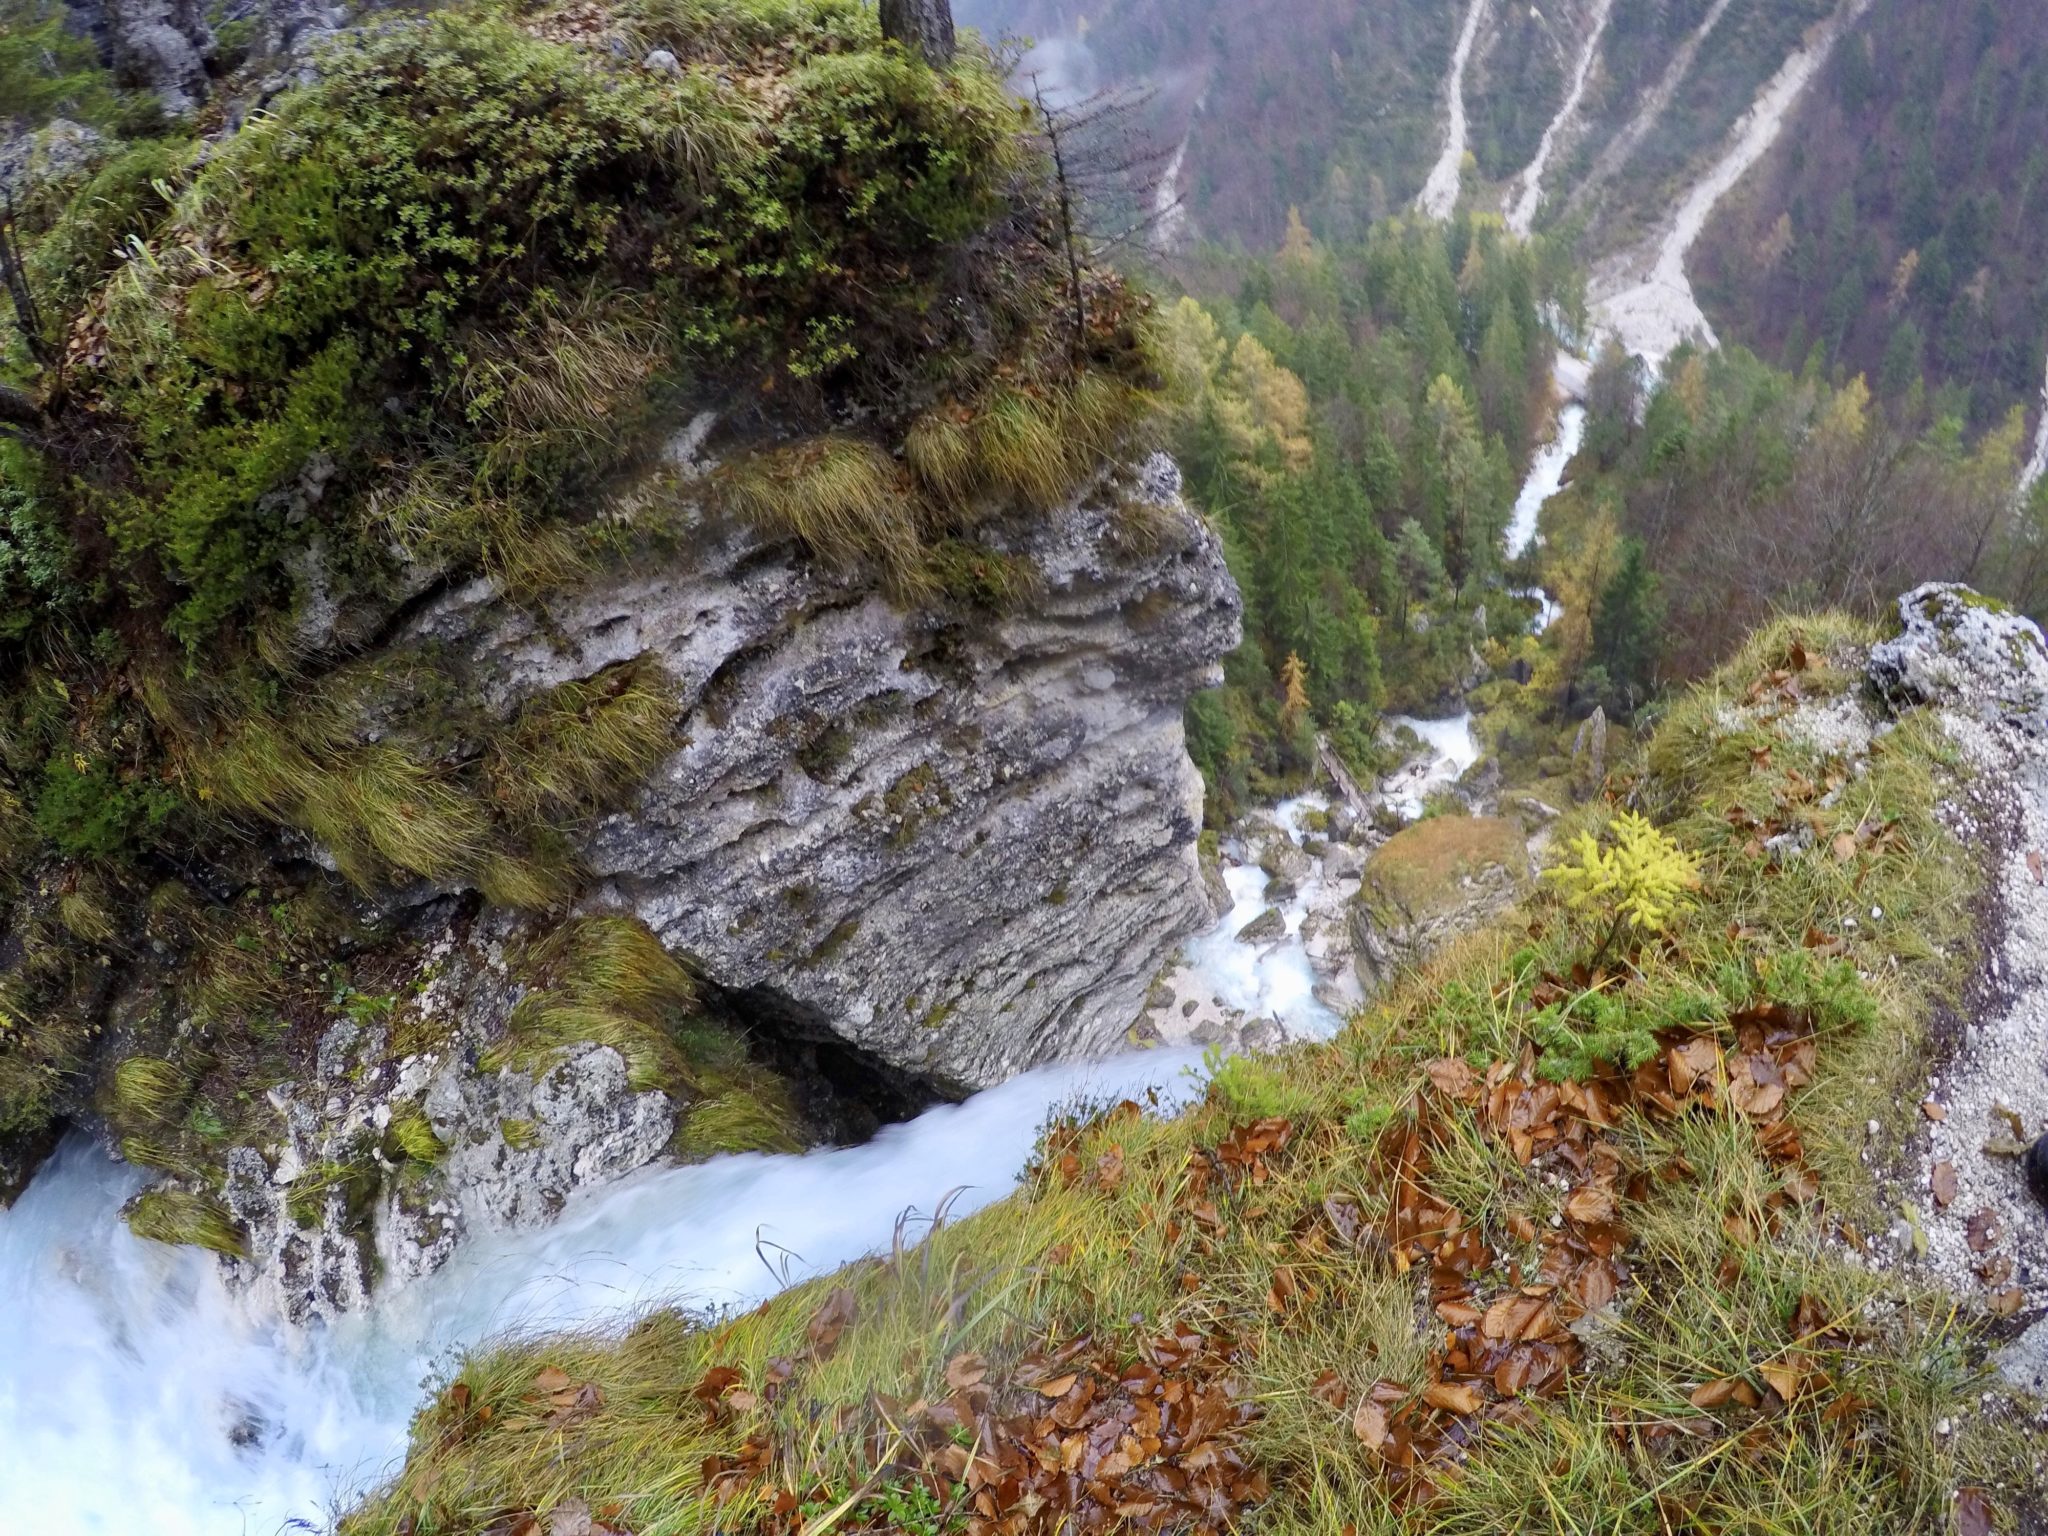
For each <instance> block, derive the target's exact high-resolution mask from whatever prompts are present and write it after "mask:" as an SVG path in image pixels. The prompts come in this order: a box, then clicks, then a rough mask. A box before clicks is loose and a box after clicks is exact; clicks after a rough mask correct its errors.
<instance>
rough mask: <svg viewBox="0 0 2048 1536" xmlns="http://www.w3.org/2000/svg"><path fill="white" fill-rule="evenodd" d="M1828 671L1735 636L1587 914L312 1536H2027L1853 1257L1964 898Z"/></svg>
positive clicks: (1807, 630)
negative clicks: (2020, 1535) (498, 1534)
mask: <svg viewBox="0 0 2048 1536" xmlns="http://www.w3.org/2000/svg"><path fill="white" fill-rule="evenodd" d="M1869 638H1870V636H1869V635H1868V634H1867V633H1866V632H1864V631H1863V630H1861V629H1860V628H1859V627H1857V626H1855V625H1852V624H1847V623H1843V622H1838V621H1834V620H1819V621H1810V622H1798V623H1790V622H1788V623H1781V624H1779V625H1776V626H1774V627H1773V628H1772V629H1770V630H1769V631H1767V632H1765V633H1763V634H1761V635H1759V636H1758V637H1757V638H1756V639H1755V640H1753V641H1752V643H1751V644H1750V645H1749V646H1748V647H1747V648H1746V649H1745V650H1744V652H1743V653H1742V654H1741V655H1740V656H1739V657H1738V658H1737V659H1736V660H1735V661H1733V662H1732V663H1731V664H1730V665H1729V666H1728V667H1726V668H1725V669H1723V670H1722V671H1721V672H1720V673H1718V674H1717V675H1716V676H1714V677H1713V678H1712V679H1710V680H1708V681H1707V682H1706V683H1704V684H1702V685H1701V686H1700V687H1699V688H1697V689H1696V690H1694V691H1693V692H1692V693H1691V694H1690V695H1688V696H1687V697H1685V698H1684V699H1683V700H1681V701H1680V702H1678V703H1677V704H1676V705H1675V706H1674V708H1673V709H1672V711H1671V712H1670V714H1669V715H1668V716H1667V718H1666V719H1665V721H1664V722H1663V724H1662V725H1661V727H1660V728H1659V729H1658V730H1657V731H1656V732H1655V734H1654V735H1653V736H1652V737H1651V738H1650V739H1649V741H1648V742H1647V744H1646V746H1645V747H1644V748H1643V749H1641V750H1639V751H1638V752H1637V753H1636V754H1635V756H1634V758H1633V759H1632V761H1631V762H1629V763H1628V764H1625V765H1624V766H1623V768H1622V769H1621V770H1620V771H1619V772H1618V773H1617V775H1616V776H1615V778H1614V779H1613V781H1612V782H1613V794H1612V800H1611V803H1607V804H1602V805H1599V806H1595V807H1588V808H1585V809H1583V810H1581V811H1579V812H1575V813H1573V816H1572V818H1571V819H1570V820H1569V821H1568V823H1567V824H1566V826H1565V827H1564V828H1563V829H1562V830H1561V835H1560V837H1559V839H1558V842H1557V844H1556V846H1557V847H1558V848H1560V849H1561V850H1568V852H1567V853H1566V854H1565V855H1564V857H1565V858H1566V859H1567V860H1568V861H1569V863H1570V864H1571V865H1572V866H1573V867H1576V868H1578V869H1580V870H1581V871H1582V872H1583V873H1582V874H1581V875H1580V876H1577V877H1565V878H1559V877H1555V876H1552V877H1546V878H1545V879H1544V880H1542V881H1541V882H1540V883H1539V886H1538V889H1537V891H1536V893H1535V894H1533V895H1531V896H1530V897H1529V898H1527V900H1526V901H1525V902H1524V903H1523V905H1522V907H1521V908H1520V909H1519V910H1518V911H1517V912H1516V913H1514V914H1513V915H1511V916H1510V917H1509V918H1508V919H1505V920H1504V921H1503V922H1502V923H1500V924H1499V925H1496V926H1495V927H1493V928H1490V929H1488V930H1486V931H1483V932H1480V933H1477V934H1474V935H1472V936H1470V937H1468V938H1466V939H1464V940H1462V941H1460V942H1459V943H1458V944H1457V945H1456V946H1455V947H1454V949H1453V950H1452V951H1450V952H1448V953H1446V954H1444V955H1442V956H1440V957H1439V958H1438V959H1437V960H1436V961H1435V962H1433V963H1432V964H1431V966H1430V967H1429V968H1428V969H1427V970H1425V971H1424V972H1422V973H1419V974H1416V975H1413V976H1411V977H1410V978H1409V979H1408V980H1407V981H1406V982H1405V983H1404V984H1403V985H1401V986H1400V987H1398V988H1397V989H1395V990H1394V991H1393V992H1392V993H1391V994H1390V995H1389V996H1388V997H1386V999H1385V1000H1383V1001H1382V1002H1381V1003H1379V1004H1377V1005H1376V1006H1374V1007H1373V1008H1372V1009H1371V1010H1370V1011H1368V1012H1366V1013H1363V1014H1361V1015H1359V1016H1357V1017H1356V1018H1354V1019H1353V1020H1352V1021H1351V1022H1350V1024H1349V1026H1348V1027H1347V1028H1346V1029H1345V1030H1344V1031H1343V1032H1342V1033H1341V1034H1340V1035H1339V1036H1338V1037H1337V1038H1335V1039H1334V1040H1332V1041H1330V1042H1329V1043H1327V1044H1321V1045H1315V1046H1307V1047H1299V1048H1294V1049H1291V1050H1289V1051H1286V1052H1284V1053H1281V1054H1279V1055H1276V1056H1272V1057H1267V1058H1247V1059H1239V1060H1234V1061H1230V1062H1226V1063H1222V1064H1220V1065H1219V1067H1218V1068H1217V1070H1216V1072H1215V1074H1214V1077H1213V1079H1212V1081H1211V1084H1210V1087H1209V1090H1208V1093H1207V1096H1206V1098H1205V1100H1204V1101H1203V1102H1202V1103H1201V1104H1199V1105H1198V1106H1197V1107H1195V1108H1193V1109H1191V1110H1189V1111H1187V1112H1186V1113H1184V1114H1182V1115H1180V1116H1178V1117H1177V1118H1172V1119H1161V1118H1158V1117H1155V1116H1152V1115H1148V1114H1146V1113H1144V1112H1142V1111H1141V1110H1140V1108H1139V1107H1138V1106H1136V1105H1129V1104H1126V1105H1120V1106H1114V1107H1109V1108H1106V1109H1101V1110H1097V1111H1089V1112H1082V1113H1078V1114H1076V1115H1074V1116H1072V1117H1070V1118H1068V1119H1066V1120H1064V1121H1062V1122H1061V1123H1059V1124H1057V1125H1055V1126H1054V1127H1053V1128H1052V1129H1051V1130H1050V1132H1049V1133H1048V1136H1047V1139H1046V1140H1045V1142H1044V1143H1043V1144H1042V1147H1041V1150H1040V1153H1039V1155H1038V1157H1037V1159H1036V1161H1035V1163H1034V1165H1033V1167H1032V1168H1031V1169H1030V1170H1029V1171H1028V1172H1027V1174H1026V1177H1025V1180H1024V1184H1023V1187H1022V1188H1021V1189H1020V1191H1019V1192H1018V1193H1016V1194H1015V1195H1013V1196H1011V1197H1010V1198H1009V1199H1007V1200H1006V1201H1004V1202H1003V1203H1002V1204H1000V1205H999V1206H997V1207H996V1208H994V1209H991V1210H989V1211H985V1212H983V1213H980V1214H978V1215H976V1216H974V1217H971V1218H969V1219H967V1220H965V1221H962V1222H960V1223H958V1224H955V1225H949V1226H945V1227H942V1228H941V1229H940V1230H939V1231H937V1232H936V1233H935V1234H934V1235H933V1236H932V1237H931V1238H930V1239H929V1241H928V1242H927V1243H925V1244H924V1245H923V1246H922V1247H921V1248H919V1249H917V1250H913V1251H910V1252H901V1251H899V1252H896V1253H893V1254H891V1255H890V1256H887V1257H882V1258H877V1259H873V1260H869V1261H867V1262H865V1263H861V1264H857V1265H854V1266H852V1267H851V1268H849V1269H846V1270H844V1271H841V1272H840V1273H838V1274H835V1275H833V1276H830V1277H828V1278H825V1279H822V1280H819V1281H816V1282H814V1283H811V1284H807V1285H804V1286H800V1287H797V1288H795V1289H793V1290H791V1291H788V1292H785V1293H784V1294H782V1295H780V1296H778V1297H776V1298H775V1299H774V1300H772V1301H770V1302H768V1303H767V1304H765V1305H763V1306H761V1307H759V1308H757V1309H755V1310H753V1311H750V1312H747V1313H745V1314H743V1315H738V1316H729V1317H711V1318H692V1317H689V1316H685V1315H682V1314H679V1313H674V1312H657V1313H653V1314H650V1315H647V1316H644V1317H642V1318H639V1319H637V1320H635V1321H634V1322H632V1323H631V1324H630V1325H629V1326H627V1327H625V1328H624V1330H623V1331H621V1332H618V1333H599V1334H586V1335H576V1336H568V1337H547V1338H535V1339H515V1340H511V1341H507V1342H502V1343H499V1344H497V1345H494V1346H491V1347H489V1348H487V1349H485V1350H484V1351H482V1352H481V1353H479V1354H478V1355H476V1356H474V1357H473V1358H472V1359H470V1360H469V1361H468V1362H467V1363H466V1364H465V1365H464V1366H463V1367H462V1369H461V1370H460V1372H459V1374H458V1375H457V1376H456V1377H455V1379H454V1380H453V1381H451V1382H449V1383H448V1384H447V1385H446V1386H445V1387H444V1388H443V1389H442V1390H441V1391H440V1392H439V1393H438V1394H437V1395H436V1397H435V1398H434V1400H433V1401H432V1403H431V1404H430V1405H429V1406H427V1407H426V1408H425V1409H424V1410H423V1411H422V1413H421V1415H420V1417H419V1419H418V1420H417V1422H416V1426H415V1431H414V1439H413V1445H412V1451H411V1455H410V1457H409V1459H408V1461H407V1464H406V1467H405V1469H404V1471H403V1473H402V1474H401V1475H400V1476H399V1478H398V1479H397V1480H396V1482H395V1483H394V1484H393V1485H392V1486H391V1487H390V1488H389V1489H387V1490H385V1491H384V1492H383V1493H381V1494H380V1495H378V1496H377V1497H376V1498H374V1499H373V1500H371V1501H370V1502H369V1503H368V1504H366V1505H365V1506H363V1507H362V1508H360V1509H358V1510H357V1511H356V1512H355V1513H353V1514H352V1515H351V1516H349V1517H348V1519H347V1520H346V1522H345V1524H344V1530H346V1531H347V1532H348V1533H349V1536H386V1533H399V1532H404V1533H407V1536H454V1533H479V1532H484V1531H504V1530H516V1529H521V1528H522V1526H521V1522H522V1521H523V1520H526V1519H528V1518H532V1519H535V1520H538V1521H540V1522H541V1528H545V1522H546V1520H547V1519H549V1518H554V1517H556V1515H557V1513H558V1512H561V1511H568V1512H569V1513H570V1514H571V1515H572V1516H573V1517H574V1518H578V1519H582V1518H588V1519H590V1520H592V1521H593V1522H595V1524H594V1525H593V1529H595V1528H597V1527H602V1528H604V1529H608V1530H612V1531H625V1532H635V1533H647V1532H661V1533H664V1536H675V1533H707V1536H708V1533H710V1532H714V1531H716V1532H741V1531H747V1532H754V1531H759V1532H794V1531H799V1530H801V1531H804V1532H808V1533H812V1536H817V1533H822V1532H825V1531H830V1530H839V1531H849V1530H867V1531H895V1532H915V1533H935V1532H955V1531H958V1532H989V1533H993V1532H1041V1531H1043V1532H1053V1531H1074V1530H1107V1529H1115V1528H1134V1529H1156V1530H1175V1531H1216V1530H1222V1529H1225V1528H1230V1527H1234V1526H1237V1525H1240V1524H1241V1525H1243V1526H1244V1527H1245V1528H1250V1529H1257V1530H1261V1531H1267V1532H1283V1533H1295V1532H1299V1533H1303V1536H1307V1533H1310V1532H1314V1533H1320V1536H1330V1533H1334V1532H1339V1531H1343V1532H1350V1533H1353V1536H1358V1533H1366V1532H1374V1533H1382V1532H1385V1533H1391V1532H1396V1531H1408V1530H1418V1531H1419V1530H1427V1531H1431V1532H1471V1533H1481V1532H1487V1533H1502V1536H1505V1533H1510V1532H1533V1531H1545V1532H1560V1533H1562V1532H1574V1533H1578V1532H1588V1533H1590V1532H1596V1531H1597V1532H1646V1533H1647V1532H1678V1531H1686V1532H1709V1531H1711V1532H1723V1531H1754V1532H1763V1531H1770V1532H1792V1531H1799V1532H1850V1531H1857V1532H1866V1533H1867V1532H1875V1531H1883V1532H1925V1531H1933V1530H1943V1529H1949V1528H1950V1523H1951V1521H1952V1520H1955V1519H1958V1518H1961V1517H1962V1516H1963V1515H1968V1516H1969V1517H1970V1518H1972V1519H1974V1518H1975V1517H1976V1516H1977V1515H1978V1514H1979V1513H1982V1514H1984V1515H1985V1517H1986V1519H1987V1520H1989V1521H1990V1522H1991V1524H1990V1525H1988V1526H1976V1527H1965V1528H1977V1529H1984V1528H1991V1529H2008V1530H2009V1529H2014V1528H2016V1527H2021V1522H2023V1521H2024V1519H2026V1518H2031V1515H2030V1509H2032V1508H2033V1507H2032V1506H2030V1505H2029V1503H2028V1501H2029V1500H2030V1499H2033V1498H2037V1497H2038V1493H2039V1488H2038V1477H2039V1473H2038V1469H2037V1468H2036V1467H2035V1465H2034V1463H2033V1458H2034V1450H2033V1449H2032V1448H2031V1447H2030V1445H2029V1443H2028V1440H2027V1436H2026V1428H2025V1426H2026V1423H2027V1419H2026V1417H2025V1410H2023V1409H2022V1408H2020V1407H2018V1406H2017V1405H2013V1404H2010V1403H2008V1402H2006V1400H2005V1399H2004V1398H2003V1397H2001V1396H2000V1395H1999V1394H1996V1393H1993V1392H1990V1391H1989V1390H1988V1389H1989V1386H1990V1383H1989V1382H1988V1381H1987V1378H1986V1376H1985V1374H1984V1371H1983V1368H1982V1361H1983V1353H1984V1344H1985V1339H1984V1336H1983V1333H1982V1328H1981V1325H1980V1323H1979V1322H1978V1321H1977V1320H1975V1319H1973V1318H1972V1317H1970V1316H1967V1315H1965V1314H1963V1313H1962V1312H1960V1311H1959V1310H1958V1308H1957V1306H1956V1304H1955V1303H1954V1302H1953V1301H1952V1300H1951V1299H1949V1298H1946V1297H1943V1296H1940V1295H1934V1294H1928V1293H1925V1292H1923V1291H1921V1290H1919V1289H1917V1288H1916V1287H1915V1286H1914V1284H1912V1283H1911V1282H1909V1281H1906V1280H1902V1279H1900V1278H1898V1277H1897V1276H1894V1275H1891V1274H1887V1273H1882V1272H1879V1271H1878V1270H1877V1269H1875V1268H1874V1267H1871V1266H1868V1265H1866V1264H1865V1263H1864V1262H1863V1261H1862V1258H1861V1253H1860V1251H1859V1250H1860V1249H1861V1247H1862V1238H1861V1235H1860V1231H1861V1229H1867V1228H1868V1226H1869V1223H1871V1222H1872V1221H1874V1220H1877V1219H1879V1216H1880V1213H1879V1212H1877V1211H1876V1210H1874V1209H1873V1202H1874V1200H1875V1198H1876V1196H1875V1189H1874V1186H1873V1183H1872V1181H1871V1179H1870V1176H1869V1172H1868V1169H1867V1167H1866V1166H1865V1164H1864V1162H1863V1161H1862V1158H1863V1153H1864V1148H1865V1135H1866V1132H1865V1122H1866V1121H1867V1120H1869V1119H1871V1118H1877V1119H1879V1120H1880V1121H1885V1120H1891V1119H1895V1118H1896V1110H1895V1108H1894V1105H1895V1104H1896V1103H1897V1102H1898V1101H1899V1098H1900V1095H1901V1092H1902V1090H1903V1087H1904V1085H1905V1084H1906V1083H1907V1081H1908V1080H1909V1079H1912V1078H1914V1077H1915V1075H1916V1074H1917V1073H1918V1072H1920V1071H1921V1070H1922V1069H1923V1067H1924V1063H1925V1060H1926V1049H1927V1048H1926V1044H1925V1041H1926V1026H1927V1021H1928V1018H1929V1015H1930V1013H1931V1011H1932V1010H1933V1009H1935V1008H1936V1007H1938V1006H1939V1005H1940V1004H1941V1003H1942V1002H1943V1001H1944V1000H1947V999H1950V998H1952V997H1953V996H1954V995H1955V993H1956V990H1957V988H1958V987H1959V985H1960V983H1961V981H1962V979H1963V977H1964V975H1965V974H1966V972H1967V970H1968V967H1969V964H1970V958H1971V957H1970V934H1969V931H1968V925H1969V921H1970V919H1969V915H1968V914H1969V905H1970V900H1971V898H1972V895H1973V893H1974V891H1975V889H1976V884H1977V881H1978V880H1979V878H1980V875H1979V871H1978V870H1977V868H1976V866H1975V864H1974V863H1973V861H1972V859H1971V857H1970V856H1969V855H1968V853H1967V852H1966V850H1964V849H1963V848H1961V847H1960V846H1958V845H1957V843H1956V842H1955V841H1954V840H1953V838H1952V837H1951V836H1950V835H1949V834H1948V833H1947V832H1946V831H1945V830H1944V829H1943V827H1942V824H1941V822H1940V820H1939V818H1938V816H1937V809H1938V805H1939V803H1940V801H1941V800H1942V799H1943V798H1944V797H1946V796H1951V795H1953V794H1954V793H1956V792H1957V791H1958V790H1959V788H1960V784H1959V777H1958V774H1959V769H1958V764H1957V761H1956V759H1955V757H1954V755H1953V754H1952V752H1951V751H1950V750H1949V748H1948V745H1947V743H1946V740H1945V738H1943V737H1942V736H1941V734H1940V733H1939V731H1938V729H1937V728H1936V726H1935V724H1934V722H1933V720H1932V719H1931V718H1929V717H1927V716H1926V715H1925V714H1924V713H1922V712H1907V713H1905V714H1903V715H1901V716H1899V717H1897V718H1896V719H1895V720H1892V721H1890V722H1889V723H1888V728H1887V729H1885V730H1883V731H1882V732H1879V733H1876V734H1871V733H1870V732H1869V731H1868V730H1867V728H1866V729H1863V730H1854V731H1849V732H1846V733H1844V732H1840V731H1830V730H1828V729H1823V728H1821V725H1820V722H1826V721H1839V720H1843V719H1854V720H1860V721H1863V722H1865V725H1866V727H1867V724H1868V718H1869V717H1868V714H1867V710H1868V708H1869V706H1868V705H1867V704H1866V703H1865V702H1864V701H1863V700H1862V699H1861V696H1860V688H1861V671H1860V655H1861V650H1862V648H1863V647H1864V646H1865V645H1867V643H1868V640H1869ZM1624 807H1628V808H1630V809H1628V810H1627V811H1626V813H1625V814H1626V815H1627V816H1628V817H1630V818H1633V817H1635V816H1637V815H1641V816H1643V817H1645V818H1647V822H1638V821H1636V820H1632V819H1631V820H1623V819H1622V818H1623V815H1624V811H1623V808H1624ZM1791 829H1800V831H1799V835H1798V836H1797V837H1795V838H1794V839H1792V840H1791V841H1790V842H1789V843H1785V842H1780V843H1777V844H1776V845H1775V846H1773V845H1772V843H1773V839H1777V838H1779V837H1780V835H1781V833H1783V832H1785V831H1787V830H1791ZM1580 834H1584V836H1585V838H1586V839H1588V841H1586V842H1580V841H1579V835H1580ZM1608 876H1611V877H1612V878H1611V879H1609V878H1607V877H1608ZM1873 907H1876V908H1879V909H1881V910H1882V911H1883V912H1884V913H1885V914H1886V917H1885V919H1884V921H1883V922H1881V923H1878V922H1873V921H1870V920H1868V919H1865V920H1864V921H1861V922H1855V923H1852V922H1851V921H1850V919H1851V918H1852V917H1854V916H1855V915H1856V914H1859V913H1867V912H1868V911H1869V909H1871V908H1873ZM1899 1129H1901V1128H1896V1127H1895V1128H1894V1133H1896V1132H1897V1131H1898V1130H1899ZM2021 1528H2023V1527H2021Z"/></svg>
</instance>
